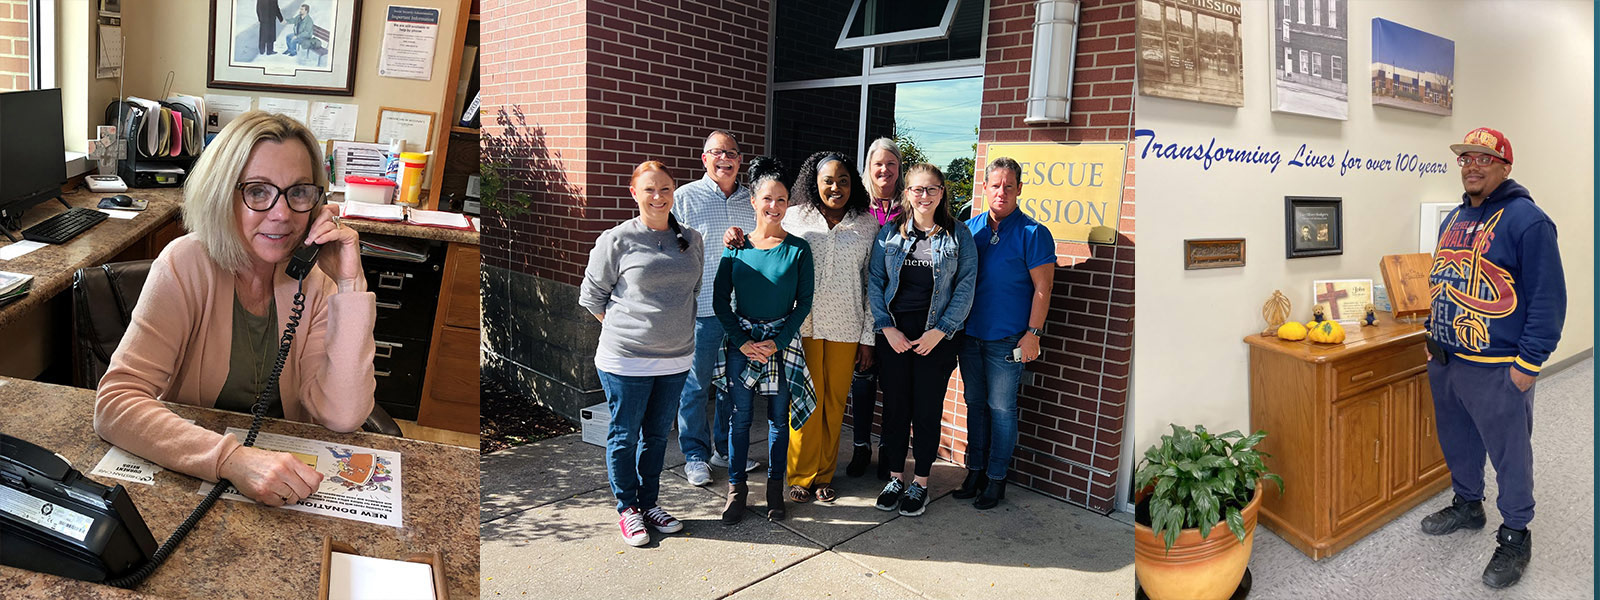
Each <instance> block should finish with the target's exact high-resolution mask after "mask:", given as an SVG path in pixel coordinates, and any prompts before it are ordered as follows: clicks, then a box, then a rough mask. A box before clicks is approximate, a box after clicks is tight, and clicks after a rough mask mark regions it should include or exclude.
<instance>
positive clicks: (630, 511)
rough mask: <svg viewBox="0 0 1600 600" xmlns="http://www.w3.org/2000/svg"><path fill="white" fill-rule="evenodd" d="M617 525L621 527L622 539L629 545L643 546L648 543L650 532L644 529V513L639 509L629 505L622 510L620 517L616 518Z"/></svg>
mask: <svg viewBox="0 0 1600 600" xmlns="http://www.w3.org/2000/svg"><path fill="white" fill-rule="evenodd" d="M617 526H619V527H621V528H622V541H624V542H627V543H628V545H629V546H634V547H638V546H643V545H645V544H648V543H650V532H648V531H645V529H644V515H643V514H642V513H640V512H639V509H638V508H636V507H633V506H629V507H628V508H625V509H623V510H622V516H621V518H619V519H617Z"/></svg>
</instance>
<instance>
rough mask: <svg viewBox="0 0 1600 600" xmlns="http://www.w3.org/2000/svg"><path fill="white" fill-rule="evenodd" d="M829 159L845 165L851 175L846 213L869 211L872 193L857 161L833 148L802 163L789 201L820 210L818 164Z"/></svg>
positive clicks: (794, 204)
mask: <svg viewBox="0 0 1600 600" xmlns="http://www.w3.org/2000/svg"><path fill="white" fill-rule="evenodd" d="M829 160H836V161H839V164H842V165H844V169H845V173H846V174H848V175H849V176H850V198H849V199H847V200H845V203H844V213H845V214H846V215H857V214H861V213H864V212H867V209H868V208H870V207H871V206H872V194H871V193H869V192H867V185H866V182H864V181H862V180H861V173H860V172H858V171H857V170H856V163H855V161H853V160H850V157H849V156H847V155H845V154H844V153H842V152H834V151H832V150H829V151H824V152H818V153H816V154H812V155H811V156H810V157H809V158H807V159H806V162H805V164H803V165H800V173H799V174H798V175H796V176H795V180H794V190H793V191H791V192H790V194H789V203H790V204H791V205H793V206H797V207H808V208H810V209H811V210H819V209H818V208H817V207H818V206H822V205H823V204H822V195H821V194H819V193H818V192H817V171H818V170H819V168H818V165H821V164H823V163H825V162H827V161H829Z"/></svg>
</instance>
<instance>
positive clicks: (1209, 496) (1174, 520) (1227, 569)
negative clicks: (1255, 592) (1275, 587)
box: [1133, 425, 1283, 600]
mask: <svg viewBox="0 0 1600 600" xmlns="http://www.w3.org/2000/svg"><path fill="white" fill-rule="evenodd" d="M1266 436H1267V432H1265V431H1257V432H1256V433H1255V434H1253V435H1251V436H1249V437H1246V436H1245V435H1244V434H1242V433H1240V432H1239V431H1237V430H1235V431H1230V432H1227V433H1224V434H1221V435H1213V434H1211V433H1209V432H1207V431H1206V428H1205V427H1204V426H1201V425H1196V426H1195V427H1194V430H1193V431H1190V430H1189V429H1185V428H1184V427H1182V426H1179V425H1173V426H1172V434H1171V435H1163V436H1161V442H1160V443H1158V444H1155V445H1153V446H1151V447H1150V449H1148V450H1146V451H1145V453H1144V458H1143V459H1142V460H1141V461H1140V462H1139V469H1138V471H1137V473H1136V474H1135V475H1134V489H1136V490H1139V492H1138V493H1137V495H1136V497H1135V501H1136V507H1135V510H1134V521H1135V525H1134V545H1133V547H1134V553H1133V568H1134V573H1135V576H1136V577H1138V579H1139V585H1140V587H1142V588H1143V589H1144V592H1145V593H1146V594H1148V595H1149V596H1150V598H1152V600H1166V599H1172V598H1186V599H1194V600H1206V599H1217V600H1222V599H1225V598H1228V597H1230V596H1232V595H1233V593H1234V590H1235V589H1237V588H1238V587H1239V582H1240V580H1241V579H1242V578H1243V577H1244V571H1245V567H1247V566H1248V565H1249V563H1250V548H1251V546H1252V544H1253V542H1254V540H1255V527H1256V515H1257V513H1258V512H1259V510H1260V507H1261V487H1262V486H1261V481H1262V480H1264V479H1265V480H1271V481H1273V482H1275V483H1277V484H1278V493H1280V494H1281V493H1283V478H1281V477H1278V476H1277V475H1275V474H1272V473H1268V472H1267V467H1266V464H1265V463H1263V462H1262V459H1263V458H1266V457H1267V456H1268V455H1267V454H1265V453H1263V452H1260V451H1257V450H1255V446H1256V444H1259V443H1261V440H1262V439H1263V438H1265V437H1266ZM1230 534H1231V535H1230Z"/></svg>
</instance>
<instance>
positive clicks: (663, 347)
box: [578, 161, 705, 546]
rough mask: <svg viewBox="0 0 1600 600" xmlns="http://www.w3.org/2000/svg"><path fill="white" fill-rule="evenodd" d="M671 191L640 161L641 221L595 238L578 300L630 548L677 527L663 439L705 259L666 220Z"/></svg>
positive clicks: (687, 357)
mask: <svg viewBox="0 0 1600 600" xmlns="http://www.w3.org/2000/svg"><path fill="white" fill-rule="evenodd" d="M672 189H673V180H672V176H671V175H670V174H668V173H667V167H666V165H663V164H661V163H659V162H656V161H648V162H644V163H641V164H640V165H639V166H638V167H637V168H635V169H634V170H633V177H632V179H630V180H629V184H628V192H629V193H630V194H632V195H633V199H634V200H635V201H636V202H638V203H639V216H638V217H637V218H633V219H628V220H627V221H624V222H623V223H622V224H620V225H617V226H616V227H613V228H611V229H609V230H606V232H605V233H602V234H600V237H599V239H597V240H596V241H595V246H594V249H593V250H592V251H590V252H589V267H588V269H586V270H585V271H584V273H583V286H582V288H581V290H580V291H579V298H578V304H580V305H582V306H583V307H584V308H586V309H588V310H589V312H590V313H592V314H593V315H594V317H595V318H596V319H599V320H600V322H601V329H600V347H599V348H598V349H597V350H596V351H595V356H594V364H595V368H596V370H597V371H599V373H600V386H601V387H602V388H604V390H605V394H606V405H607V407H608V408H609V409H610V410H611V428H610V430H609V431H608V432H607V434H606V474H607V475H608V476H609V477H610V479H611V493H612V494H613V495H615V496H616V497H617V512H618V513H619V514H620V518H619V519H618V521H617V525H618V527H620V528H621V531H622V539H623V541H625V542H627V543H628V544H629V545H632V546H643V545H645V544H647V543H649V542H650V534H649V532H648V531H647V530H646V527H647V526H648V527H649V528H650V529H654V530H656V531H659V532H661V533H675V532H677V531H681V530H682V529H683V523H681V522H679V521H678V520H677V519H675V518H673V517H672V515H670V514H667V511H665V510H662V508H661V507H660V506H658V505H657V504H656V499H657V496H658V495H659V491H660V488H661V485H660V483H661V464H662V461H663V459H664V457H665V455H666V449H667V431H668V430H669V429H671V428H672V421H673V418H674V416H675V415H676V414H677V407H678V396H679V395H681V394H682V392H683V382H684V379H685V378H687V377H688V373H689V366H690V364H691V363H692V362H693V361H694V323H695V320H694V316H695V310H696V308H697V307H696V305H695V298H696V297H697V296H699V294H700V270H701V265H702V264H703V262H704V260H705V255H704V253H703V250H702V248H703V246H702V245H701V244H703V243H704V242H703V240H702V239H701V236H700V232H697V231H695V230H693V229H691V228H688V227H684V226H682V225H680V224H679V223H678V221H677V219H676V218H675V217H673V216H672Z"/></svg>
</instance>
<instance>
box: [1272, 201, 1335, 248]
mask: <svg viewBox="0 0 1600 600" xmlns="http://www.w3.org/2000/svg"><path fill="white" fill-rule="evenodd" d="M1343 204H1344V200H1343V199H1341V198H1332V197H1325V196H1284V198H1283V230H1284V231H1283V234H1284V256H1285V257H1286V258H1304V257H1307V256H1328V255H1333V254H1344V206H1343Z"/></svg>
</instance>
